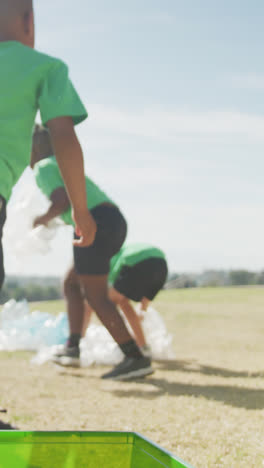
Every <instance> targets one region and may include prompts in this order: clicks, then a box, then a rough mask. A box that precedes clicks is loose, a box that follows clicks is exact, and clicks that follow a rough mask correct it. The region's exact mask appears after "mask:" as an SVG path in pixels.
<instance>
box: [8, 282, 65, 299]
mask: <svg viewBox="0 0 264 468" xmlns="http://www.w3.org/2000/svg"><path fill="white" fill-rule="evenodd" d="M61 298H62V288H61V281H60V279H59V278H50V277H43V278H27V277H7V279H6V281H5V283H4V286H3V288H2V290H1V292H0V304H4V303H5V302H7V301H9V300H10V299H15V300H16V301H20V300H22V299H27V300H28V301H29V302H35V301H52V300H56V299H61Z"/></svg>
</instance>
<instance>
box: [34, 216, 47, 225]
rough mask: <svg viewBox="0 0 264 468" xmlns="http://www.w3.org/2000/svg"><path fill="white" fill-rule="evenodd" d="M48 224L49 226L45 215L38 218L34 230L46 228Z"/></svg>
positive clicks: (35, 220)
mask: <svg viewBox="0 0 264 468" xmlns="http://www.w3.org/2000/svg"><path fill="white" fill-rule="evenodd" d="M47 224H48V221H47V219H46V216H45V215H42V216H38V217H37V218H35V219H34V221H33V227H34V228H36V227H37V226H46V225H47Z"/></svg>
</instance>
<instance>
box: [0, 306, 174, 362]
mask: <svg viewBox="0 0 264 468" xmlns="http://www.w3.org/2000/svg"><path fill="white" fill-rule="evenodd" d="M138 311H139V309H138ZM0 324H1V329H0V350H8V351H15V350H32V351H38V353H37V354H36V356H34V357H33V359H32V362H33V363H34V364H43V363H44V362H46V361H49V360H50V359H51V357H52V355H53V354H54V353H55V352H56V351H57V350H58V349H59V348H60V347H61V346H62V345H63V344H64V343H65V341H66V340H67V338H68V334H69V329H68V318H67V315H66V314H65V313H64V312H60V314H59V315H57V316H56V315H52V314H50V313H48V312H39V311H34V312H32V313H30V311H29V307H28V304H27V301H25V300H24V301H21V302H16V301H15V300H13V299H12V300H10V301H8V302H7V303H6V304H5V305H4V306H3V309H2V312H1V316H0ZM142 325H143V329H144V332H145V335H146V340H147V343H148V345H149V346H150V348H151V351H152V356H153V359H156V360H166V359H173V358H174V353H173V349H172V335H170V334H168V332H167V329H166V326H165V324H164V321H163V319H162V317H161V316H160V314H159V313H158V312H157V311H156V310H155V309H154V308H153V307H149V308H148V310H147V311H146V312H145V313H144V319H143V322H142ZM80 348H81V366H83V367H87V366H90V365H91V364H104V365H115V364H117V363H118V362H120V360H121V359H122V356H123V353H122V351H121V350H120V348H119V346H118V345H117V344H116V342H115V341H114V340H113V338H112V337H111V335H110V334H109V332H108V331H107V330H106V328H105V327H103V326H102V325H95V324H91V325H90V326H89V327H88V329H87V332H86V335H85V337H84V338H83V339H82V340H81V344H80Z"/></svg>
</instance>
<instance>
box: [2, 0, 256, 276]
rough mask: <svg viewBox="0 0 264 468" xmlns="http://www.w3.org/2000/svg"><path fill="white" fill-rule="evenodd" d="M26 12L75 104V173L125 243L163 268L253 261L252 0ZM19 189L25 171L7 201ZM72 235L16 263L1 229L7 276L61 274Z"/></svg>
mask: <svg viewBox="0 0 264 468" xmlns="http://www.w3.org/2000/svg"><path fill="white" fill-rule="evenodd" d="M75 5H78V8H74V6H75ZM35 15H36V48H37V49H39V50H41V51H43V52H46V53H48V54H50V55H54V56H57V57H59V58H61V59H62V60H64V61H65V62H66V63H67V64H68V66H69V69H70V76H71V79H72V81H73V83H74V85H75V87H76V89H77V90H78V93H79V94H80V96H81V98H82V100H83V102H84V104H85V106H86V107H87V110H88V113H89V118H88V119H87V120H86V121H85V122H84V123H82V124H81V125H80V126H78V127H77V133H78V136H79V138H80V142H81V145H82V147H83V151H84V157H85V165H86V172H87V174H88V175H89V176H90V177H91V178H93V180H94V181H95V182H97V183H98V185H99V186H100V187H101V188H102V189H103V190H104V191H106V192H107V193H108V194H109V196H110V197H111V198H112V199H114V200H115V201H116V203H118V204H119V206H120V208H121V209H122V211H123V213H124V214H125V216H126V219H127V221H128V224H129V232H128V241H130V242H137V241H143V242H149V243H151V244H154V245H156V246H159V247H160V248H162V249H163V250H164V251H165V253H166V255H167V259H168V263H169V268H170V271H177V272H183V271H185V272H197V271H201V270H204V269H211V268H213V269H231V268H233V269H234V268H247V269H252V270H260V269H262V268H264V260H263V255H262V250H263V239H264V216H263V205H264V189H263V173H264V158H263V154H264V109H263V92H264V61H263V58H262V55H263V39H264V37H263V36H264V32H263V15H264V3H263V1H262V0H252V1H251V2H249V1H248V0H222V1H221V2H219V1H218V0H185V1H184V2H183V1H182V0H163V1H162V2H161V1H160V0H144V2H142V0H134V1H133V2H128V1H124V0H122V1H121V0H112V1H111V2H109V0H97V1H96V2H92V1H90V0H78V2H75V4H74V2H72V1H71V0H45V2H35ZM31 183H32V175H31V174H30V173H29V171H28V170H27V171H26V173H25V174H24V176H23V177H22V179H21V180H20V181H19V183H18V186H17V187H16V188H15V190H14V196H13V199H12V200H11V204H10V206H11V207H12V204H13V205H14V204H15V203H16V202H17V200H18V199H19V196H20V195H19V194H20V193H22V192H23V190H25V187H28V186H29V185H30V184H31ZM10 209H11V208H10ZM25 216H26V214H25ZM10 219H11V220H12V219H13V218H12V216H11V217H10ZM12 222H13V221H12ZM9 229H10V222H9ZM71 235H72V233H71V230H70V229H69V228H65V229H64V228H60V229H59V231H58V235H57V236H56V238H55V239H54V240H53V242H52V248H51V251H50V252H49V253H47V254H45V255H39V254H35V253H33V254H32V255H31V256H30V255H28V256H27V258H26V260H25V259H24V260H23V262H22V265H21V261H20V266H19V267H18V259H17V258H16V255H15V254H14V249H13V248H12V243H11V244H10V242H8V239H7V235H6V236H5V239H4V245H5V266H6V272H7V273H8V274H14V273H17V272H18V271H19V272H21V271H22V272H23V273H25V274H34V275H42V274H56V275H62V274H63V273H64V272H65V270H66V269H67V267H68V266H69V265H70V263H71V261H72V248H71ZM20 270H21V271H20Z"/></svg>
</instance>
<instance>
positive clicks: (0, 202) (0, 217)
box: [0, 195, 6, 289]
mask: <svg viewBox="0 0 264 468" xmlns="http://www.w3.org/2000/svg"><path fill="white" fill-rule="evenodd" d="M5 220H6V201H5V199H4V198H3V197H1V195H0V289H1V288H2V286H3V282H4V279H5V270H4V256H3V247H2V236H3V227H4V224H5Z"/></svg>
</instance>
